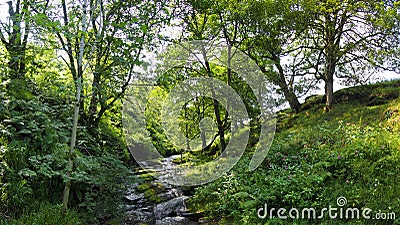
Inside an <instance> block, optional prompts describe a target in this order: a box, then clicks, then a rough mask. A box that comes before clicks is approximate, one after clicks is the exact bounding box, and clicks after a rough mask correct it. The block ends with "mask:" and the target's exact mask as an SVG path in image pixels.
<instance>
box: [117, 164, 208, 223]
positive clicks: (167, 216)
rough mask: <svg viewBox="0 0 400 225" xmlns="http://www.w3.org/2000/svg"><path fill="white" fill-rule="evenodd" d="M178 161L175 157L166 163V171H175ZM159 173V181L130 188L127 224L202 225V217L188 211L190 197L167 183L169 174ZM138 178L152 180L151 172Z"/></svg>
mask: <svg viewBox="0 0 400 225" xmlns="http://www.w3.org/2000/svg"><path fill="white" fill-rule="evenodd" d="M175 157H178V156H171V157H168V158H166V160H164V161H162V164H163V166H164V167H163V168H164V169H165V170H168V168H171V167H172V165H173V163H172V160H173V159H174V158H175ZM157 172H159V173H161V176H159V178H157V179H154V180H153V179H148V180H147V181H146V182H145V183H144V184H141V186H139V184H138V183H135V184H132V185H130V187H129V188H128V190H127V192H126V194H125V204H124V206H123V207H124V208H125V212H126V213H125V223H124V224H125V225H133V224H156V225H175V224H183V225H194V224H201V223H200V222H198V221H199V218H200V216H199V215H197V214H194V213H191V212H189V211H188V209H187V208H186V204H185V201H186V200H187V199H189V198H190V196H185V194H184V192H183V191H182V190H181V189H180V187H175V186H172V185H170V184H168V183H166V182H165V181H163V177H165V176H168V175H167V174H166V172H165V171H157ZM135 174H136V175H138V176H139V175H141V176H142V177H146V176H148V177H150V175H149V174H148V172H146V171H144V170H139V171H138V172H136V173H135ZM138 189H140V191H139V190H138Z"/></svg>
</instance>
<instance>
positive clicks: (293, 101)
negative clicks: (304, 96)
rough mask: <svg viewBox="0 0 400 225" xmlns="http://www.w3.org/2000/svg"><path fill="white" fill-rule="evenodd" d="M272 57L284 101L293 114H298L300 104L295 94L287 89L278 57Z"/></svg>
mask: <svg viewBox="0 0 400 225" xmlns="http://www.w3.org/2000/svg"><path fill="white" fill-rule="evenodd" d="M273 57H274V62H275V66H276V68H277V69H278V72H279V81H278V85H279V87H280V88H281V90H282V92H283V95H284V96H285V99H286V101H288V103H289V106H290V109H292V111H293V112H294V113H298V112H300V108H301V104H300V102H299V100H298V99H297V96H296V94H295V93H294V92H293V91H292V90H290V89H289V87H288V85H287V83H286V78H285V72H284V71H283V68H282V65H281V64H280V62H279V60H278V57H276V56H273Z"/></svg>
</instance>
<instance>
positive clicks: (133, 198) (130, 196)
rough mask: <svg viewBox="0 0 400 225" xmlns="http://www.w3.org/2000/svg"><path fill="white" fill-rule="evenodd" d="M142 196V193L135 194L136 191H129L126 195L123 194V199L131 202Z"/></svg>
mask: <svg viewBox="0 0 400 225" xmlns="http://www.w3.org/2000/svg"><path fill="white" fill-rule="evenodd" d="M142 198H144V194H143V193H140V194H136V193H130V194H128V195H125V199H126V200H128V201H131V202H136V201H138V200H140V199H142Z"/></svg>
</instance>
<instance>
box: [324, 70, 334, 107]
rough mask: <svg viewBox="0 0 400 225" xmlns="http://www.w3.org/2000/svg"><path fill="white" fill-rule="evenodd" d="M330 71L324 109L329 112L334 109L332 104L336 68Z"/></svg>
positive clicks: (326, 81) (327, 78) (326, 85)
mask: <svg viewBox="0 0 400 225" xmlns="http://www.w3.org/2000/svg"><path fill="white" fill-rule="evenodd" d="M330 70H331V71H329V73H328V74H327V77H326V80H325V96H326V102H325V108H324V111H325V112H328V111H330V110H331V109H332V104H333V74H334V70H332V69H330Z"/></svg>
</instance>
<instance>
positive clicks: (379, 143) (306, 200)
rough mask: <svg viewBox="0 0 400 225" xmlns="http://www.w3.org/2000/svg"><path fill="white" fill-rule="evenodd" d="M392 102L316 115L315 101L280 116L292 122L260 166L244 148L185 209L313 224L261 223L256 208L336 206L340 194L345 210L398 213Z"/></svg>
mask: <svg viewBox="0 0 400 225" xmlns="http://www.w3.org/2000/svg"><path fill="white" fill-rule="evenodd" d="M371 89H373V88H371ZM344 91H345V90H344ZM376 92H379V90H376V91H372V93H376ZM366 94H367V95H368V93H366ZM397 107H398V101H393V102H392V103H390V104H389V105H380V106H379V107H378V106H373V107H368V106H364V105H360V104H354V103H352V104H346V103H342V104H340V105H337V106H336V107H335V112H329V113H325V114H322V115H321V114H319V115H318V114H317V112H318V111H319V110H320V109H319V107H317V106H316V108H314V109H313V108H312V109H311V110H317V111H316V112H315V111H312V113H310V111H304V112H302V113H300V114H298V115H297V116H296V117H291V118H290V119H289V118H286V117H285V115H284V114H283V115H282V116H281V117H282V118H281V119H280V121H282V122H283V123H284V124H287V121H290V126H287V125H283V126H281V130H280V132H278V133H277V134H276V136H275V139H274V142H273V144H272V146H271V149H270V151H269V153H268V155H269V156H268V157H267V159H266V160H265V161H264V163H263V164H262V166H261V167H259V168H258V169H257V170H256V171H253V172H250V171H248V164H249V161H250V159H251V157H252V154H251V151H252V149H251V148H250V149H248V152H247V153H246V154H245V155H244V157H243V158H242V159H241V160H240V161H239V163H238V164H237V165H236V166H235V167H234V169H233V170H232V171H231V172H229V173H227V174H226V175H224V176H223V177H222V178H220V179H218V180H216V181H214V182H212V183H209V184H207V185H205V186H201V187H198V188H196V194H195V196H194V198H193V199H192V200H191V202H190V207H191V208H192V209H195V210H197V211H200V212H203V213H204V214H205V215H207V216H209V217H211V218H220V217H221V216H222V217H225V218H226V219H224V220H226V221H227V222H226V223H228V224H229V223H232V221H235V223H238V224H239V223H241V224H264V223H265V224H280V223H282V222H293V223H296V224H308V223H309V222H312V221H307V220H305V221H300V220H285V221H282V220H279V219H277V218H275V219H268V218H267V219H264V220H261V219H259V218H258V217H257V209H259V208H260V207H263V206H264V204H265V203H267V204H268V207H269V208H272V207H274V208H280V207H283V208H286V209H290V208H293V207H296V208H299V209H301V208H307V207H314V208H316V209H321V208H324V207H328V206H329V205H332V206H336V199H337V198H338V197H340V196H344V197H346V198H347V200H348V203H347V206H348V207H357V208H359V209H361V208H363V207H368V208H371V209H373V210H374V212H378V210H382V212H392V211H394V212H396V209H398V208H399V207H400V201H399V199H398V193H400V188H399V185H398V184H399V182H400V178H399V176H398V174H399V173H400V166H399V165H400V154H399V146H400V137H399V136H398V133H397V132H395V131H393V128H394V127H396V126H398V125H397V124H394V123H393V122H392V121H393V120H391V118H392V119H393V118H398V117H397V116H396V115H397V114H395V113H393V112H395V110H396V109H397ZM356 112H357V114H356ZM382 115H387V117H382ZM396 214H397V212H396ZM224 220H221V223H224V222H223V221H224ZM229 221H230V222H229ZM321 222H322V223H324V224H325V223H331V222H333V221H330V220H329V218H324V219H323V220H321ZM363 222H365V221H359V220H354V221H345V220H339V221H336V222H335V224H344V223H350V224H361V223H363ZM375 222H376V221H375ZM385 222H389V221H385ZM390 222H393V221H390Z"/></svg>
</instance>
